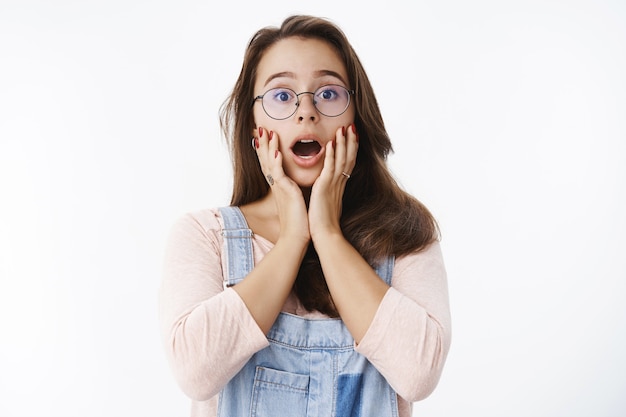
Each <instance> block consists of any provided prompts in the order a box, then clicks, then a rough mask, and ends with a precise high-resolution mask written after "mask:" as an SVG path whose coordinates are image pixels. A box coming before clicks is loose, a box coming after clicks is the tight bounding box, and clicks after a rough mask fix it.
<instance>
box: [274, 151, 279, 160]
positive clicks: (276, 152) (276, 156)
mask: <svg viewBox="0 0 626 417" xmlns="http://www.w3.org/2000/svg"><path fill="white" fill-rule="evenodd" d="M276 158H278V149H276V150H275V151H274V159H276Z"/></svg>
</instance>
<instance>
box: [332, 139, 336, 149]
mask: <svg viewBox="0 0 626 417" xmlns="http://www.w3.org/2000/svg"><path fill="white" fill-rule="evenodd" d="M336 142H337V141H336V140H335V139H333V149H335V143H336Z"/></svg>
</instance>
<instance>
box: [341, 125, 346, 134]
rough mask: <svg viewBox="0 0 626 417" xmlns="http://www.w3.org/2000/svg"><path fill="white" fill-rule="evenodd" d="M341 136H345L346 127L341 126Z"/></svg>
mask: <svg viewBox="0 0 626 417" xmlns="http://www.w3.org/2000/svg"><path fill="white" fill-rule="evenodd" d="M341 136H346V127H345V126H341Z"/></svg>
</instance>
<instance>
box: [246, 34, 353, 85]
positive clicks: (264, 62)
mask: <svg viewBox="0 0 626 417" xmlns="http://www.w3.org/2000/svg"><path fill="white" fill-rule="evenodd" d="M332 73H335V74H337V75H338V76H339V77H340V80H341V81H343V82H344V83H347V82H348V74H347V71H346V68H345V65H344V64H343V61H342V60H341V57H340V55H339V53H338V52H337V51H336V50H335V49H334V48H333V47H332V46H331V45H330V44H329V43H328V42H326V41H323V40H320V39H303V38H296V37H292V38H287V39H282V40H280V41H278V42H276V43H275V44H274V45H272V46H270V47H269V48H268V49H267V50H266V51H265V52H264V53H263V57H262V58H261V60H260V62H259V65H258V67H257V79H256V81H255V85H256V86H265V85H267V84H268V83H269V82H271V80H272V79H275V78H276V76H279V78H293V79H294V80H296V81H300V80H303V81H307V80H310V79H317V78H322V77H324V76H326V77H328V76H332V75H329V74H332Z"/></svg>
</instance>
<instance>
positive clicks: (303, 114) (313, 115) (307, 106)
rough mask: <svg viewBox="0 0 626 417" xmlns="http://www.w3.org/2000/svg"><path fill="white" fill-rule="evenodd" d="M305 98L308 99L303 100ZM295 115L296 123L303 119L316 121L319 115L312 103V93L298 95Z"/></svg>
mask: <svg viewBox="0 0 626 417" xmlns="http://www.w3.org/2000/svg"><path fill="white" fill-rule="evenodd" d="M305 96H308V97H309V98H305ZM296 113H297V115H298V121H300V122H302V121H304V120H305V119H308V120H311V121H312V122H313V121H315V120H317V119H318V116H319V115H318V112H317V108H316V107H315V104H314V101H313V93H308V92H305V93H300V94H299V97H298V109H297V110H296Z"/></svg>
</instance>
